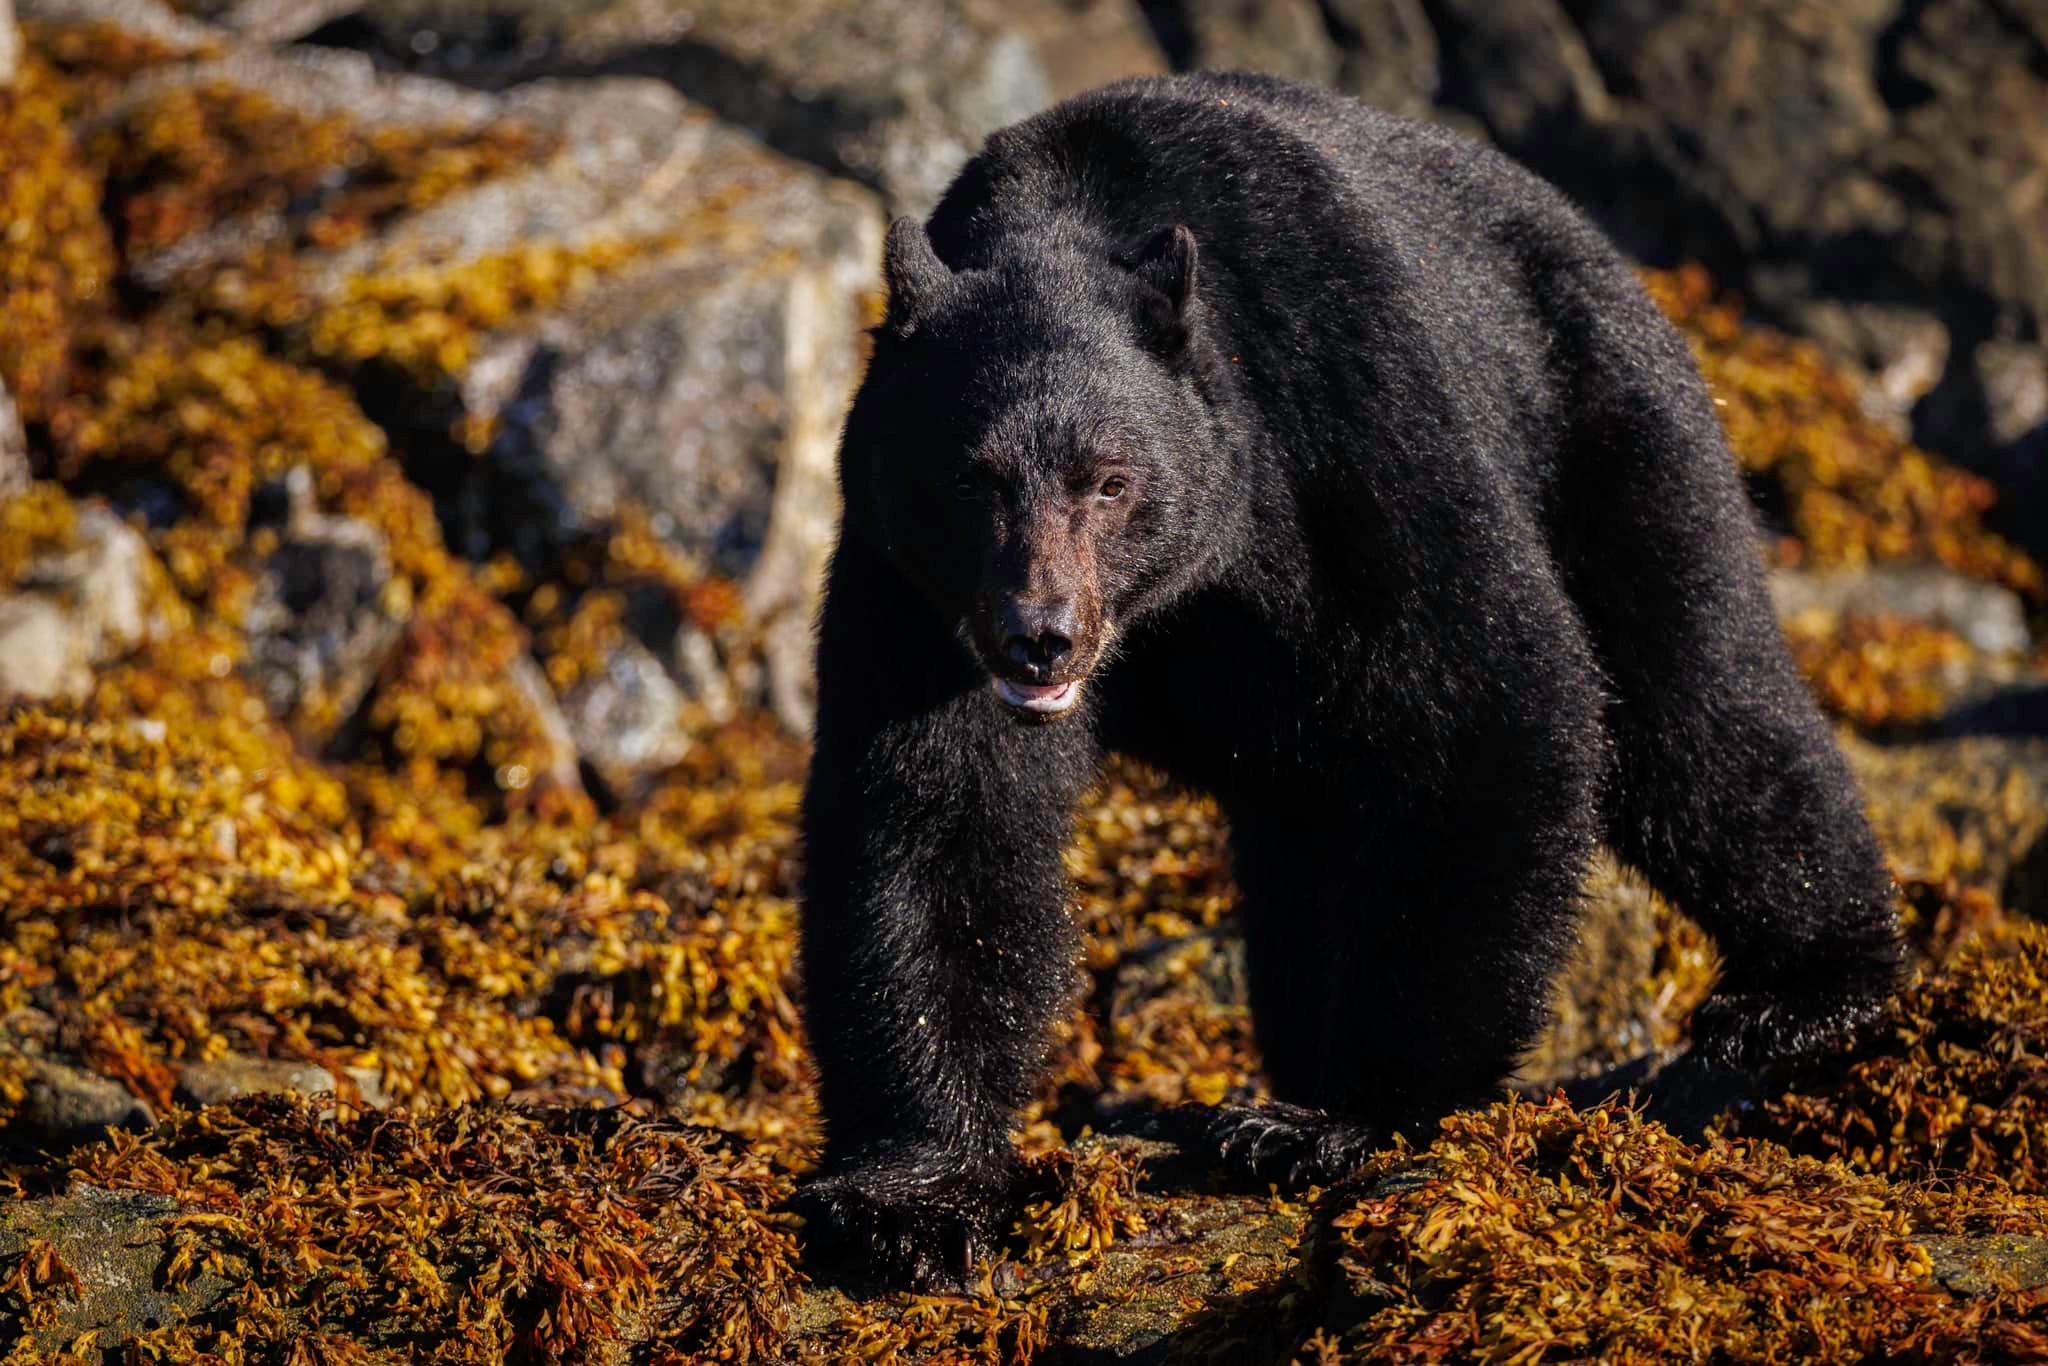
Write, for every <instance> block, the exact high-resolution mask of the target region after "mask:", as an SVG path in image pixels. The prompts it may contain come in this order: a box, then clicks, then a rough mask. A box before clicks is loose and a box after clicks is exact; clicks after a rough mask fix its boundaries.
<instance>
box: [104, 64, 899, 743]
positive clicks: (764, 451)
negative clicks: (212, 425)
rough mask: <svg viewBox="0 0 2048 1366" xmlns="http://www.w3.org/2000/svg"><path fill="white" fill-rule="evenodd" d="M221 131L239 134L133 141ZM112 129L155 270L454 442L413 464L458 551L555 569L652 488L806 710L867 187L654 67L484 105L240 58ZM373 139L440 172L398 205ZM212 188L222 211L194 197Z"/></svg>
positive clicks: (149, 95) (155, 99) (161, 84)
mask: <svg viewBox="0 0 2048 1366" xmlns="http://www.w3.org/2000/svg"><path fill="white" fill-rule="evenodd" d="M194 119H197V120H199V121H200V123H201V126H202V127H205V128H208V129H210V130H211V131H210V132H209V133H208V135H207V136H209V137H214V138H217V139H219V140H220V142H221V144H222V147H223V150H222V152H220V153H217V154H210V155H209V156H208V157H206V158H201V159H196V160H195V159H191V158H187V159H185V160H179V159H177V158H171V159H156V160H152V159H149V158H147V157H135V156H131V155H130V154H129V153H128V152H124V151H123V150H122V149H123V148H134V147H138V146H140V147H145V148H146V147H147V146H149V145H150V139H151V138H152V137H153V136H156V135H155V134H154V133H152V132H151V130H152V129H156V128H158V127H159V125H160V124H164V123H165V121H169V122H168V127H169V129H170V130H171V131H176V130H179V129H188V130H189V121H191V120H194ZM102 122H103V124H104V125H105V126H106V127H108V128H110V129H120V130H123V131H122V136H121V138H120V139H119V140H118V141H117V142H116V143H115V144H114V146H113V147H112V148H111V149H110V151H109V155H110V156H113V157H114V158H115V160H116V163H117V179H119V180H120V183H121V185H122V187H123V191H122V192H123V195H124V201H123V202H124V203H125V204H126V205H127V206H128V208H126V209H124V210H123V211H124V212H126V213H128V214H129V216H130V217H131V219H133V218H134V217H135V215H136V213H138V212H140V211H141V208H147V209H148V212H147V214H146V215H144V218H143V219H142V220H141V221H143V222H145V223H147V224H150V225H155V226H153V227H152V229H151V230H152V232H154V233H155V236H154V237H153V238H151V240H152V241H153V242H154V243H155V245H154V246H153V247H152V248H150V249H149V250H147V251H144V252H141V253H139V259H138V260H137V262H136V263H135V264H134V265H133V266H132V267H131V269H133V270H135V271H138V272H140V273H141V274H142V276H144V277H145V278H147V279H149V280H151V281H154V282H156V283H157V285H158V286H159V287H164V288H171V287H176V288H178V289H181V290H186V291H190V292H192V293H194V294H196V295H197V296H198V297H199V298H200V299H201V300H202V301H203V306H204V307H206V308H207V309H208V310H210V311H216V312H221V313H225V314H228V315H230V316H234V317H238V318H242V319H245V320H247V321H250V322H263V323H266V324H268V325H272V326H276V327H279V328H281V329H283V330H284V331H285V332H286V334H287V335H288V337H289V338H291V341H292V346H293V349H294V350H295V351H296V352H297V353H298V354H299V355H300V356H302V357H303V358H305V359H307V360H310V361H314V362H318V363H320V364H322V365H325V366H328V367H330V368H334V369H338V370H341V371H342V372H344V373H346V374H348V375H350V376H352V377H353V378H354V380H355V383H356V386H357V389H358V392H359V393H361V394H362V395H363V397H364V399H365V402H366V405H367V407H368V408H369V411H370V414H371V416H373V417H375V418H379V419H381V420H382V421H384V422H385V423H386V424H387V425H388V426H389V427H391V428H392V429H394V431H396V432H397V433H398V435H399V436H400V438H401V440H402V442H403V443H404V444H405V445H406V446H408V447H409V448H411V449H413V450H415V451H438V452H440V453H442V458H441V459H439V460H437V461H433V462H431V463H428V462H425V461H423V460H421V459H420V458H418V457H416V458H415V463H416V465H417V466H418V467H419V469H420V476H419V477H420V478H421V480H422V482H423V483H425V484H426V485H427V486H428V487H429V488H430V490H431V491H432V492H433V493H434V495H435V498H436V503H437V507H438V510H439V512H440V513H441V520H442V522H443V524H444V526H445V527H446V529H447V532H448V535H449V537H450V540H451V542H452V545H453V548H455V549H456V550H457V551H459V552H461V553H463V554H465V555H467V556H469V557H471V558H473V559H484V558H488V557H489V556H490V555H492V554H494V553H497V552H500V551H505V552H510V553H511V554H513V555H514V556H516V557H517V558H518V559H519V560H520V562H521V563H522V564H523V565H525V566H526V567H527V568H528V569H529V571H531V572H533V573H535V574H537V575H541V576H546V575H548V574H550V573H552V572H553V570H554V568H555V567H556V564H557V561H558V560H559V558H560V557H561V556H562V555H564V554H567V553H569V552H570V550H571V549H572V547H573V545H574V544H575V543H576V542H577V541H578V539H579V538H582V537H586V536H589V535H593V534H602V532H603V529H604V528H605V527H606V526H607V525H609V524H610V523H611V522H613V521H615V520H616V519H617V518H618V517H619V516H620V515H621V513H622V512H623V510H624V509H625V507H626V506H627V504H629V503H632V504H636V505H639V506H644V507H645V508H646V509H647V510H648V512H649V513H650V515H651V524H652V525H653V526H654V527H655V528H656V530H657V532H658V534H659V535H660V536H661V537H663V538H665V539H666V540H668V541H670V542H671V543H672V544H674V545H676V546H678V547H679V548H680V549H681V550H683V551H684V552H685V553H686V554H687V555H689V556H691V557H692V558H693V559H694V560H695V561H696V562H697V563H698V564H700V565H702V566H703V567H704V569H705V571H706V572H710V573H716V574H718V575H721V576H723V577H726V578H729V579H732V580H735V581H736V582H737V583H738V585H739V589H740V593H741V598H742V600H743V603H744V607H745V609H746V614H747V618H748V621H749V623H750V626H751V628H752V629H753V630H754V632H755V633H756V639H757V641H758V649H756V650H754V651H753V652H752V653H751V655H750V658H752V659H754V660H758V661H760V662H761V663H762V664H763V665H764V666H765V667H764V668H762V669H760V670H758V671H757V672H758V676H760V677H761V679H762V685H761V686H762V688H764V689H765V691H766V692H767V694H768V695H769V696H770V697H772V698H773V699H774V700H775V701H776V703H777V705H778V710H779V711H781V712H782V714H783V715H784V716H785V718H786V719H787V720H788V721H789V722H790V723H791V724H792V725H793V726H795V727H797V728H801V727H802V726H803V724H804V723H805V722H806V720H807V706H808V704H807V701H806V700H805V699H806V695H807V676H808V665H807V661H806V658H805V656H807V654H808V651H807V649H800V648H797V643H798V642H799V640H800V639H807V634H808V623H809V620H810V616H811V612H812V601H813V597H814V595H815V592H816V583H817V580H818V577H819V575H820V573H821V571H822V566H823V557H824V555H825V553H826V550H827V548H828V546H829V541H830V535H831V511H830V510H831V507H832V502H833V499H832V478H831V470H832V458H833V451H834V446H835V443H836V438H837V430H838V422H839V418H840V415H841V412H842V409H843V407H844V404H845V402H846V399H847V396H848V394H849V393H850V391H851V386H852V383H853V379H854V375H855V372H856V369H857V366H858V364H859V353H858V336H859V331H860V327H861V324H862V322H863V320H864V318H865V309H866V308H867V306H868V300H869V297H870V294H871V292H872V291H873V290H874V289H875V288H876V280H875V261H876V259H877V258H878V256H879V240H880V230H881V216H880V212H879V209H878V208H877V206H876V204H875V202H874V200H873V198H872V196H870V195H868V194H866V193H865V192H863V191H861V190H859V189H858V188H857V187H854V186H852V185H848V184H845V183H842V182H832V181H828V180H826V179H824V178H823V177H821V176H819V175H818V174H817V173H816V172H814V171H811V170H809V169H807V168H804V167H802V166H799V165H797V164H795V163H792V162H790V161H787V160H784V159H783V158H781V157H778V156H776V155H774V154H772V153H769V152H767V151H765V150H763V149H762V148H761V147H760V146H759V144H758V143H755V142H754V141H752V140H751V139H749V138H747V137H745V136H744V135H742V134H739V133H737V132H735V131H733V130H732V129H730V128H727V127H725V126H724V125H722V124H720V123H719V122H717V121H716V120H715V119H713V118H712V117H710V116H709V115H708V114H706V113H705V112H704V111H703V110H702V109H701V108H697V107H694V106H691V105H687V104H685V103H684V101H682V100H681V99H679V98H678V97H677V96H676V95H674V94H673V93H672V92H671V91H669V90H668V89H666V88H664V87H663V86H661V85H658V84H656V83H654V82H651V81H634V80H620V79H613V80H601V81H590V82H577V83H569V82H540V83H536V84H533V85H529V86H523V87H520V88H519V89H516V90H514V91H511V92H509V93H507V94H505V95H502V96H497V95H482V94H477V93H474V92H469V91H463V90H459V89H457V88H455V87H453V86H449V85H446V84H444V83H442V82H438V81H432V80H428V79H425V78H421V77H404V76H392V75H379V74H377V73H376V72H374V71H373V70H372V69H371V68H370V66H369V64H368V63H366V62H364V61H363V60H361V59H360V58H354V57H350V56H347V55H346V54H338V53H334V52H298V51H294V52H292V53H290V54H284V55H272V54H267V53H263V52H260V51H255V50H242V51H238V52H236V53H235V54H234V55H233V56H231V57H229V58H226V59H224V60H222V61H219V62H215V63H200V64H196V65H188V66H186V67H183V68H180V69H178V70H176V71H174V72H169V73H165V74H163V75H161V76H159V77H157V78H156V79H154V80H150V79H145V80H143V81H141V82H139V83H137V84H136V85H135V86H134V87H133V88H132V89H131V90H130V91H129V92H128V93H127V94H126V95H124V96H123V97H122V99H121V100H119V101H118V102H116V104H115V105H113V106H112V107H111V108H110V109H108V110H107V111H106V112H105V113H104V115H103V116H102ZM266 129H268V130H269V131H266ZM352 130H355V131H352ZM515 130H517V131H515ZM179 136H181V137H184V138H185V139H186V140H187V141H190V140H191V135H190V133H189V131H186V132H183V133H180V134H179ZM392 139H398V141H397V142H395V143H394V142H393V141H392ZM520 139H524V141H520ZM323 140H324V142H323ZM237 141H243V142H250V141H253V142H254V143H255V144H256V146H257V147H259V148H269V147H280V148H281V150H279V151H278V152H277V153H275V155H276V156H277V157H278V158H280V159H282V160H284V161H289V162H290V163H291V165H290V167H289V168H288V169H286V170H284V171H282V172H280V173H279V174H276V175H273V176H272V178H271V180H270V181H259V182H252V183H250V184H248V185H243V184H242V183H241V179H240V178H238V177H236V176H232V175H223V174H222V173H220V172H219V171H217V170H216V169H214V168H215V166H216V165H217V163H218V162H219V161H220V160H221V159H222V158H223V157H225V156H226V155H227V154H228V153H229V152H230V151H231V150H232V148H233V147H234V146H235V144H236V142H237ZM307 142H312V143H318V144H321V145H327V146H330V147H331V149H332V150H331V151H329V152H327V153H324V154H316V155H308V154H306V153H305V152H304V151H303V150H301V149H300V145H301V144H303V143H307ZM181 145H182V144H181ZM358 146H360V147H362V148H366V149H367V151H365V152H364V153H363V154H364V155H370V156H373V157H375V156H381V157H383V158H384V160H385V162H386V163H389V164H391V165H392V166H393V167H395V168H396V169H392V170H388V171H386V172H383V173H381V174H398V173H399V172H400V171H401V170H407V173H409V174H411V175H412V176H413V188H408V189H406V190H405V191H404V193H403V194H402V195H401V196H400V197H399V199H398V204H399V210H398V211H397V212H393V211H392V210H391V209H390V208H389V207H388V206H387V207H383V208H376V207H374V206H375V205H378V204H385V203H386V201H388V199H389V196H388V195H387V196H386V197H385V199H384V200H365V199H364V198H363V195H364V194H365V193H366V192H363V191H359V190H357V189H354V188H351V187H352V184H353V180H352V177H353V178H355V179H360V178H361V175H362V174H363V173H361V172H359V171H350V170H349V169H348V168H347V165H346V160H347V156H348V155H350V154H351V153H350V150H349V149H351V148H353V147H358ZM399 148H408V149H413V150H409V151H406V153H405V156H404V158H402V159H398V160H394V158H395V157H396V155H397V154H396V151H395V150H394V149H399ZM380 149H382V150H380ZM522 156H523V157H524V158H525V161H524V163H523V169H521V165H522V163H521V162H520V161H519V160H518V158H519V157H522ZM123 158H127V159H126V160H124V159H123ZM436 158H439V160H436ZM324 161H332V162H333V163H334V164H333V165H332V166H331V167H330V168H329V170H330V171H331V172H332V175H333V176H334V177H338V179H334V180H333V183H332V184H331V185H330V184H327V183H326V182H323V181H322V179H321V174H322V172H321V167H322V165H323V162H324ZM401 162H402V164H401ZM131 163H132V165H131ZM124 167H125V168H127V169H122V168H124ZM407 168H409V170H408V169H407ZM436 168H439V169H436ZM486 169H488V170H490V171H491V172H492V174H490V175H488V176H486V175H484V174H483V172H484V170H486ZM294 176H297V177H301V178H303V179H304V181H305V184H306V186H307V190H306V193H304V194H302V195H301V196H300V198H299V199H298V200H296V201H291V202H282V201H280V199H279V198H278V196H276V195H275V194H274V193H272V182H273V181H277V180H282V181H283V182H284V183H286V184H290V183H291V181H292V177H294ZM323 185H325V186H326V188H324V189H323ZM323 203H325V205H326V207H325V208H324V209H322V208H320V207H319V206H320V205H321V204H323ZM187 204H189V205H207V206H210V207H208V208H207V210H206V213H204V214H203V213H199V212H198V210H197V209H196V208H194V209H191V210H179V211H178V212H177V213H175V214H174V213H173V211H172V210H173V206H177V205H187ZM206 214H212V215H214V216H216V218H217V219H218V221H216V222H214V223H213V224H212V225H211V226H205V224H206V222H207V217H206ZM222 214H225V216H224V217H222V216H220V215H222ZM309 215H311V217H309ZM188 220H189V225H188V226H184V227H172V226H167V225H170V224H187V223H188ZM136 235H137V234H136V231H135V230H131V233H130V238H131V241H133V240H134V239H135V237H136ZM327 242H333V243H335V245H333V246H332V247H331V248H329V249H327V250H321V249H320V247H321V244H323V243H327ZM287 245H296V246H297V247H298V250H296V252H295V253H293V254H291V255H289V256H287V255H283V254H281V252H280V249H281V248H282V247H284V246H287ZM457 447H467V448H468V454H470V455H474V456H478V457H480V458H474V459H470V458H464V455H463V453H462V452H461V451H459V450H458V449H456V448H457ZM741 662H742V661H732V663H733V666H734V668H735V669H738V668H739V665H740V663H741ZM742 672H743V671H742ZM735 676H736V677H737V675H735ZM759 691H760V690H759V689H757V694H758V692H759Z"/></svg>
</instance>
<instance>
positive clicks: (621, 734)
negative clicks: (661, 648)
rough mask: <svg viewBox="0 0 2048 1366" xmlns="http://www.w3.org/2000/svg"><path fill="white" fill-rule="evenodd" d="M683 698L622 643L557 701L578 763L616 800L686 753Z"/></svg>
mask: <svg viewBox="0 0 2048 1366" xmlns="http://www.w3.org/2000/svg"><path fill="white" fill-rule="evenodd" d="M688 706H689V699H688V698H686V697H685V696H684V695H683V690H682V689H681V688H679V687H677V686H676V683H675V681H674V680H673V679H672V678H670V677H669V674H668V671H667V670H666V669H664V668H663V667H662V664H661V661H660V660H658V659H656V658H655V657H654V655H653V654H652V653H651V652H650V651H649V650H648V649H647V647H646V646H644V645H642V644H640V643H639V642H638V641H636V640H628V641H626V642H625V643H624V644H622V645H620V646H618V647H617V648H616V649H614V650H613V651H612V652H611V655H610V657H609V658H608V659H607V660H606V667H605V669H604V671H603V672H602V673H601V674H598V675H596V676H594V677H591V678H586V679H583V680H581V681H579V682H578V683H577V684H576V686H575V687H573V688H571V689H570V690H569V692H568V694H567V695H566V696H565V697H563V698H562V714H563V716H564V717H565V718H566V720H567V721H568V725H569V734H570V735H571V736H572V737H573V738H574V740H575V742H576V748H577V751H578V752H579V753H580V754H581V756H582V758H583V762H584V763H586V764H588V765H590V767H591V768H592V770H594V771H595V772H596V774H597V776H598V778H599V779H600V780H601V781H602V782H603V783H604V786H605V788H606V790H607V791H608V792H609V793H610V794H611V796H612V797H613V798H615V799H617V800H621V801H624V800H627V799H629V798H631V797H632V796H634V795H635V794H636V793H637V791H638V790H639V788H640V787H641V786H642V784H643V783H645V782H646V781H647V780H649V779H651V778H653V777H655V776H656V775H658V774H660V773H661V772H662V771H663V770H664V769H667V768H670V767H672V766H673V765H675V764H677V763H680V762H681V761H682V758H683V756H684V755H685V754H687V753H689V750H690V734H689V730H688V729H687V727H686V726H685V710H686V708H687V707H688Z"/></svg>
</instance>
